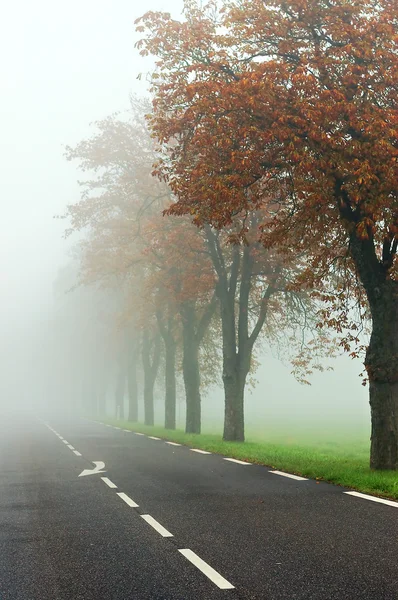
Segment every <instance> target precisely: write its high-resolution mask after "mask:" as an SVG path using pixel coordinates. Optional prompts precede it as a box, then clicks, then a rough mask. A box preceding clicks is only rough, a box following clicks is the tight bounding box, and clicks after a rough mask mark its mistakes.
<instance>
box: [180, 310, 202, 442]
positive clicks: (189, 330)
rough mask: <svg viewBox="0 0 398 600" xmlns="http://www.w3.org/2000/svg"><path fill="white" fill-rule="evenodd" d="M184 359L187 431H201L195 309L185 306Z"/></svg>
mask: <svg viewBox="0 0 398 600" xmlns="http://www.w3.org/2000/svg"><path fill="white" fill-rule="evenodd" d="M182 335H183V359H182V370H183V377H184V385H185V396H186V421H185V432H186V433H200V431H201V397H200V368H199V344H198V341H197V337H196V333H195V310H194V308H193V307H191V306H187V307H185V310H184V312H183V330H182Z"/></svg>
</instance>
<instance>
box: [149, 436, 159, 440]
mask: <svg viewBox="0 0 398 600" xmlns="http://www.w3.org/2000/svg"><path fill="white" fill-rule="evenodd" d="M148 437H149V439H150V440H160V438H158V437H155V436H154V435H148Z"/></svg>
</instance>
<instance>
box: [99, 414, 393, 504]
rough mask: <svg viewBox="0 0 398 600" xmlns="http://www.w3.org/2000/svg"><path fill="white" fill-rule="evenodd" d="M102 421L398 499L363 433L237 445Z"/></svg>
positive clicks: (279, 437)
mask: <svg viewBox="0 0 398 600" xmlns="http://www.w3.org/2000/svg"><path fill="white" fill-rule="evenodd" d="M103 422H106V423H109V424H111V425H118V426H119V427H123V428H124V429H131V430H132V431H138V432H141V433H148V434H149V435H154V436H157V437H160V438H163V439H166V440H170V441H174V442H180V443H182V444H185V445H187V446H190V447H195V448H201V449H203V450H209V451H210V452H215V453H218V454H222V455H224V456H228V457H231V458H238V459H242V460H247V461H249V462H253V463H257V464H262V465H267V466H270V467H273V468H275V469H279V470H282V471H287V472H289V473H295V474H296V475H303V476H304V477H310V478H312V479H319V480H325V481H330V482H332V483H335V484H338V485H342V486H344V487H347V488H352V489H355V490H358V491H361V492H364V493H369V494H374V495H377V496H382V497H387V498H393V499H398V473H397V472H394V471H385V472H377V473H376V472H373V471H371V470H370V468H369V435H368V434H367V432H365V431H360V432H358V433H357V434H355V435H353V434H351V433H350V431H349V430H348V429H347V430H346V431H344V430H341V429H339V430H333V429H330V430H328V431H323V432H322V433H317V432H316V431H314V430H312V431H311V430H308V431H305V430H303V429H301V430H298V431H296V432H295V433H294V436H293V435H291V434H290V435H289V436H286V434H284V433H282V431H281V430H275V429H272V430H270V431H269V432H264V431H261V433H260V432H259V431H255V430H253V429H252V430H249V431H248V432H247V435H246V437H247V441H246V442H245V443H238V442H223V441H222V438H221V435H216V434H214V433H204V434H201V435H192V434H186V433H184V432H183V431H181V430H175V431H174V430H167V429H164V428H163V427H159V426H155V427H147V426H145V425H143V424H141V423H131V422H130V421H116V420H115V419H109V418H107V419H103ZM265 440H266V441H265Z"/></svg>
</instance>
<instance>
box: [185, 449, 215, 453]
mask: <svg viewBox="0 0 398 600" xmlns="http://www.w3.org/2000/svg"><path fill="white" fill-rule="evenodd" d="M190 450H191V452H198V454H211V452H207V450H199V449H198V448H191V449H190Z"/></svg>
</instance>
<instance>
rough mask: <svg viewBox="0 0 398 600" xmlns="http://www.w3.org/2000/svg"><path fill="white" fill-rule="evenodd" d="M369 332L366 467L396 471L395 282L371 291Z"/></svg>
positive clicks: (397, 303)
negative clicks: (368, 429) (369, 429)
mask: <svg viewBox="0 0 398 600" xmlns="http://www.w3.org/2000/svg"><path fill="white" fill-rule="evenodd" d="M372 296H373V297H372V301H371V312H372V322H373V327H372V335H371V339H370V344H369V347H368V351H367V354H366V361H365V365H366V369H367V373H368V377H369V403H370V409H371V422H372V433H371V449H370V466H371V468H372V469H378V470H386V469H391V470H398V282H396V281H391V280H387V281H385V282H384V284H383V285H382V286H379V287H377V288H376V290H374V291H373V294H372Z"/></svg>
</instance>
